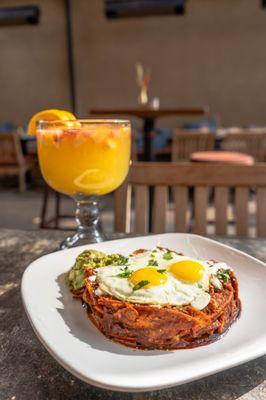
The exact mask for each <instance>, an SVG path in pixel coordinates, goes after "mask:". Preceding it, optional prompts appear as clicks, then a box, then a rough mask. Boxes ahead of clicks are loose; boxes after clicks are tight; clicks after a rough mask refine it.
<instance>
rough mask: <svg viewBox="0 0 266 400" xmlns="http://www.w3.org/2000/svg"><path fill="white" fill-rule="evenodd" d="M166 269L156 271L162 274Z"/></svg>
mask: <svg viewBox="0 0 266 400" xmlns="http://www.w3.org/2000/svg"><path fill="white" fill-rule="evenodd" d="M165 271H166V269H157V272H160V274H163V273H164V272H165Z"/></svg>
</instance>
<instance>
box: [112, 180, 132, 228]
mask: <svg viewBox="0 0 266 400" xmlns="http://www.w3.org/2000/svg"><path fill="white" fill-rule="evenodd" d="M131 189H132V187H131V185H130V184H128V181H127V180H126V181H125V182H124V183H123V184H122V185H121V186H120V187H119V188H118V189H117V190H116V191H115V193H114V202H115V204H114V210H115V221H114V225H115V230H116V232H126V233H127V232H130V215H131Z"/></svg>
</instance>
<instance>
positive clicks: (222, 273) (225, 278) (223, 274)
mask: <svg viewBox="0 0 266 400" xmlns="http://www.w3.org/2000/svg"><path fill="white" fill-rule="evenodd" d="M229 271H230V269H225V270H221V271H218V272H217V278H218V279H220V280H222V281H223V282H228V281H229V280H230V276H229V275H228V272H229Z"/></svg>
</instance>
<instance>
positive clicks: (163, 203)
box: [152, 185, 168, 233]
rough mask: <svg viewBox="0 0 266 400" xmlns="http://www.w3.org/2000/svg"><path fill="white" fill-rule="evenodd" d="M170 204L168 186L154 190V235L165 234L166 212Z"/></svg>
mask: <svg viewBox="0 0 266 400" xmlns="http://www.w3.org/2000/svg"><path fill="white" fill-rule="evenodd" d="M167 203H168V188H167V186H162V185H159V186H156V187H155V188H154V207H153V226H152V232H153V233H161V232H165V228H166V212H167Z"/></svg>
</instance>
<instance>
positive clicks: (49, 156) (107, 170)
mask: <svg viewBox="0 0 266 400" xmlns="http://www.w3.org/2000/svg"><path fill="white" fill-rule="evenodd" d="M130 136H131V134H130V122H129V121H123V120H74V121H39V122H38V123H37V147H38V158H39V163H40V168H41V172H42V175H43V177H44V179H45V181H46V182H47V184H48V185H49V186H51V187H52V188H53V189H54V190H56V191H58V192H60V193H63V194H66V195H69V196H71V197H72V198H73V199H74V200H75V201H76V203H77V208H76V222H77V231H76V233H75V234H74V235H73V236H70V237H68V238H66V239H65V240H64V241H63V242H62V244H61V246H60V248H61V249H64V248H68V247H72V246H77V245H80V244H87V243H95V242H101V241H103V240H104V234H103V232H102V231H101V229H100V225H99V207H98V202H99V198H100V197H101V196H103V195H105V194H107V193H110V192H112V191H113V190H115V189H116V188H117V187H119V186H120V185H121V183H122V182H123V181H124V179H125V178H126V176H127V173H128V168H129V161H130V142H131V138H130Z"/></svg>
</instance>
